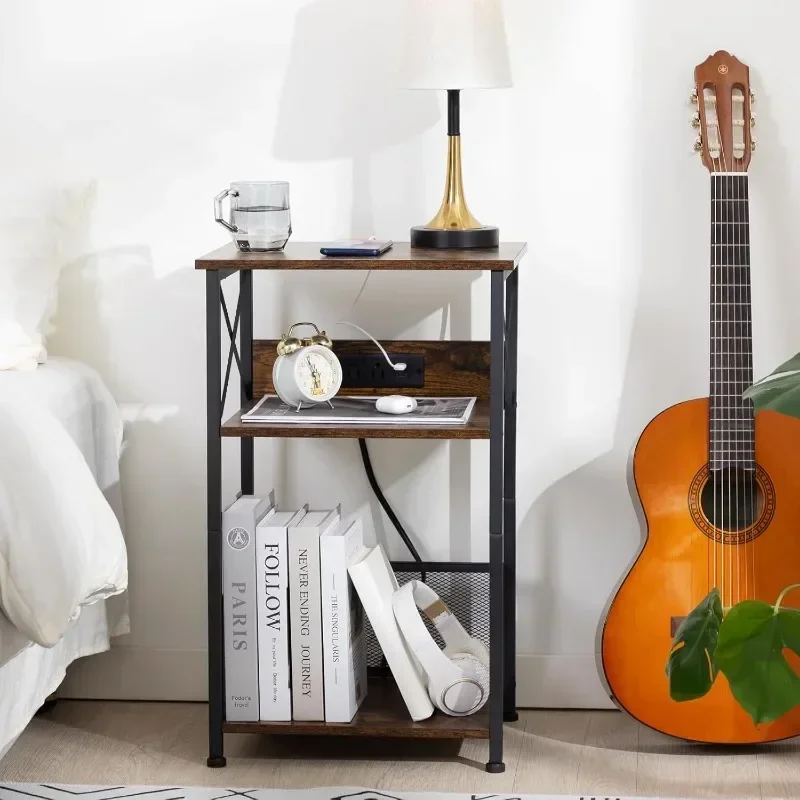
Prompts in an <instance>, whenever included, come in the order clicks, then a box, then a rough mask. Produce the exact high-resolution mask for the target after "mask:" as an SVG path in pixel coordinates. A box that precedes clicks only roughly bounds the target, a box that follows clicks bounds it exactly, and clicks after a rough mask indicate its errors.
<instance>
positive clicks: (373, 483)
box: [358, 439, 426, 583]
mask: <svg viewBox="0 0 800 800" xmlns="http://www.w3.org/2000/svg"><path fill="white" fill-rule="evenodd" d="M358 447H359V449H360V450H361V460H362V461H363V462H364V471H365V472H366V473H367V480H368V481H369V485H370V487H371V488H372V491H373V492H374V493H375V497H377V498H378V502H379V503H380V504H381V507H382V508H383V510H384V511H385V512H386V516H387V517H389V520H390V521H391V523H392V525H394V527H395V529H396V530H397V533H398V534H399V536H400V538H401V539H402V540H403V544H405V546H406V547H407V548H408V552H409V553H411V556H412V558H413V559H414V561H416V562H417V564H422V558H421V557H420V554H419V553H418V552H417V548H416V547H414V542H412V541H411V538H410V537H409V535H408V534H407V533H406V530H405V528H404V527H403V525H402V523H401V522H400V520H399V519H398V518H397V514H395V513H394V509H393V508H392V507H391V506H390V505H389V501H388V500H387V499H386V496H385V495H384V493H383V491H382V490H381V487H380V486H379V485H378V479H377V478H376V477H375V470H374V469H373V468H372V460H371V459H370V457H369V450H367V442H366V439H359V440H358ZM420 575H421V577H422V581H423V583H424V582H425V579H426V573H425V572H424V571H422V570H420Z"/></svg>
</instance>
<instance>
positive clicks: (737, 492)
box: [700, 467, 764, 532]
mask: <svg viewBox="0 0 800 800" xmlns="http://www.w3.org/2000/svg"><path fill="white" fill-rule="evenodd" d="M700 507H701V508H702V510H703V515H704V516H705V518H706V519H707V520H708V521H709V522H710V523H711V524H712V525H713V526H714V527H715V528H717V530H721V531H731V532H736V531H743V530H746V529H747V528H749V527H750V526H752V525H753V524H754V523H755V522H756V520H757V519H758V518H759V516H760V515H761V511H762V509H763V507H764V496H763V493H762V491H761V486H760V485H759V482H758V481H757V480H756V474H755V471H754V470H746V469H742V468H741V467H723V468H721V469H717V470H713V471H711V472H710V474H709V476H708V480H707V481H706V484H705V486H703V491H702V492H701V493H700Z"/></svg>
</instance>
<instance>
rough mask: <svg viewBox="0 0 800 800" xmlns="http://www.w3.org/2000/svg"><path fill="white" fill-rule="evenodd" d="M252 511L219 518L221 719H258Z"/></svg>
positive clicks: (232, 510)
mask: <svg viewBox="0 0 800 800" xmlns="http://www.w3.org/2000/svg"><path fill="white" fill-rule="evenodd" d="M255 523H256V520H255V514H254V513H253V511H252V510H236V509H231V510H228V511H225V512H224V514H223V519H222V535H223V536H224V540H223V557H222V558H223V561H222V565H223V576H224V581H225V582H224V588H223V595H224V597H223V608H224V627H225V718H226V719H227V720H230V721H236V722H255V721H257V720H258V714H259V707H258V706H259V704H258V638H257V637H258V635H257V632H256V562H255Z"/></svg>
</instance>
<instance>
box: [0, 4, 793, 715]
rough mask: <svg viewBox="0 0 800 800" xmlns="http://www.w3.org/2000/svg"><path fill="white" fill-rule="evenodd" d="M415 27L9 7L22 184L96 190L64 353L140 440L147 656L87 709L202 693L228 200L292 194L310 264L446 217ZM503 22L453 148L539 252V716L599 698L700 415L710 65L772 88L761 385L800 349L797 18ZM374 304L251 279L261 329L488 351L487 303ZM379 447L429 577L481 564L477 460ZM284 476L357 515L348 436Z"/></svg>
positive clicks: (534, 425)
mask: <svg viewBox="0 0 800 800" xmlns="http://www.w3.org/2000/svg"><path fill="white" fill-rule="evenodd" d="M398 2H399V0H380V2H376V1H375V0H282V1H281V2H279V3H277V2H270V3H266V2H263V1H262V0H230V2H227V3H219V2H216V0H171V2H163V0H162V2H159V3H156V2H153V1H152V0H143V2H137V3H126V4H120V3H109V2H107V0H106V1H104V0H73V2H70V3H63V2H59V0H26V2H25V3H15V4H11V3H6V4H4V5H3V6H2V7H1V8H0V59H1V60H0V120H2V123H1V124H0V176H2V180H3V183H4V184H5V187H4V188H8V187H9V186H14V185H20V184H21V183H22V182H25V181H26V180H28V179H29V178H30V177H31V176H33V175H38V176H40V177H41V176H42V175H46V176H48V177H49V178H50V179H52V181H53V183H54V185H55V184H58V183H63V182H66V181H71V180H80V181H89V182H94V183H95V184H96V191H97V200H96V205H95V211H94V215H93V224H92V227H91V230H90V231H87V243H88V244H87V249H86V252H85V254H84V257H83V258H81V259H80V260H78V261H76V262H75V263H72V264H70V265H68V266H67V268H66V270H65V273H64V279H63V291H62V298H61V300H62V302H61V310H60V312H59V317H58V320H57V323H58V331H57V334H56V336H55V338H54V340H53V349H54V350H55V351H58V352H62V353H69V354H72V355H74V356H77V357H80V358H83V359H85V360H86V361H88V362H90V363H92V364H94V365H95V366H96V367H97V368H98V369H99V370H100V371H101V372H102V373H103V375H104V376H105V377H106V378H107V380H108V382H109V384H110V386H111V388H112V389H113V391H114V393H115V395H116V396H117V397H118V399H119V401H120V402H121V403H122V404H123V405H124V407H125V410H126V414H127V416H128V418H129V419H130V423H129V427H128V442H129V444H128V450H127V454H126V456H125V462H124V475H123V481H124V491H125V503H126V512H127V521H128V542H129V547H130V566H131V591H130V600H131V616H132V624H133V632H132V634H131V635H130V636H129V637H127V638H126V639H125V640H124V641H123V642H122V645H121V646H120V647H119V648H118V649H117V650H115V651H114V652H112V653H111V654H110V655H108V656H106V657H101V658H98V659H94V660H92V661H90V662H86V663H85V664H83V665H82V666H81V667H80V668H79V669H78V670H76V672H75V674H74V676H73V680H72V690H73V691H75V692H77V693H84V694H86V693H89V694H95V695H104V696H109V695H116V696H135V697H153V698H159V697H167V698H201V697H203V696H204V693H205V665H204V648H205V620H206V612H205V567H204V565H205V534H204V522H205V519H204V492H205V483H204V481H205V460H204V455H205V440H204V416H203V413H204V412H203V407H204V397H205V395H204V324H203V319H204V318H203V301H204V287H203V283H204V281H203V277H202V276H201V275H199V274H195V273H194V272H193V270H192V262H193V259H194V258H195V257H196V256H198V255H201V254H203V253H204V252H206V251H208V250H211V249H213V248H215V247H216V246H218V245H219V244H221V243H223V242H224V241H225V234H224V232H223V231H222V230H221V229H220V228H218V227H217V226H215V225H214V223H213V221H212V215H211V198H212V197H213V195H214V194H215V193H216V192H217V191H219V190H220V189H221V188H223V187H224V186H225V185H226V184H227V183H228V182H229V181H231V180H236V179H250V178H252V179H269V178H273V179H286V180H289V181H290V182H291V184H292V204H293V215H294V230H295V238H296V239H297V240H304V239H305V240H324V239H331V238H341V237H345V236H350V235H369V234H373V233H374V234H376V235H379V236H386V237H392V238H395V239H404V238H407V229H408V227H409V226H410V225H412V224H417V223H420V222H424V221H425V220H426V219H427V218H428V217H429V216H430V215H432V213H433V211H434V210H435V208H436V206H437V204H438V201H439V196H440V191H441V182H442V177H443V175H442V171H443V156H444V120H443V106H442V99H443V98H442V97H436V96H435V95H431V94H425V93H409V92H404V91H398V90H395V89H393V88H391V81H392V63H393V62H392V53H393V51H394V47H395V37H396V33H397V31H398V30H399V29H400V27H401V25H400V24H399V23H400V19H399V17H398ZM506 10H507V23H508V31H509V37H510V44H511V48H512V61H513V67H514V74H515V88H514V89H512V90H507V91H498V92H483V93H474V94H469V95H467V96H465V98H464V101H463V123H462V127H463V132H464V138H465V172H466V180H467V188H468V192H469V199H470V203H471V205H472V207H473V211H474V212H475V214H476V215H477V216H478V218H480V219H482V220H485V221H487V222H491V223H497V224H500V225H501V228H502V233H503V237H504V238H505V239H506V240H527V241H529V242H530V255H529V256H528V257H527V259H526V260H525V262H524V263H523V265H522V276H521V282H520V291H521V297H520V307H521V319H520V336H521V341H522V343H523V344H522V348H521V353H520V430H519V445H520V448H519V449H520V452H519V472H518V485H519V500H520V502H519V534H518V536H519V569H520V592H519V599H520V613H519V652H520V682H521V687H520V689H521V691H520V694H521V702H522V703H523V704H528V705H532V704H541V705H590V706H591V705H603V704H605V703H607V701H606V699H605V697H604V696H603V693H602V690H601V688H600V683H599V681H598V680H597V677H596V672H595V666H594V657H593V651H594V637H595V631H596V627H597V623H598V619H599V615H600V613H601V611H602V608H603V606H604V604H605V602H606V599H607V597H608V594H609V592H610V591H611V589H612V587H613V585H614V584H615V582H616V581H617V579H618V578H619V576H620V574H621V572H622V571H623V569H624V567H625V565H626V564H627V562H628V561H629V559H630V557H631V555H632V554H633V552H634V550H635V548H636V546H637V543H638V540H639V534H638V526H637V523H636V518H635V515H634V513H633V511H632V507H631V505H630V502H629V499H628V495H627V489H626V484H625V469H624V468H625V462H626V458H627V455H628V452H629V450H630V448H631V446H632V444H633V442H634V441H635V438H636V436H637V435H638V433H639V432H640V431H641V429H642V428H643V426H644V425H645V423H646V422H647V421H648V420H649V419H650V418H651V417H652V416H653V415H654V414H655V413H656V412H658V411H659V410H660V409H662V408H664V407H665V406H667V405H670V404H671V403H674V402H677V401H680V400H682V399H685V398H689V397H693V396H698V395H703V394H705V393H706V363H707V347H706V338H705V337H706V321H707V309H706V290H707V271H706V263H707V258H706V253H707V225H706V214H707V211H706V191H707V190H706V180H705V172H704V170H703V168H702V167H701V165H700V163H699V160H698V159H697V158H696V157H693V154H692V151H691V145H692V140H693V136H694V134H693V132H692V131H691V129H690V128H689V126H688V120H689V117H690V115H691V109H690V108H689V107H688V105H687V102H686V101H687V96H688V91H689V88H690V86H691V79H692V70H693V68H694V65H695V64H697V63H699V62H700V61H702V60H704V59H705V57H706V56H707V55H708V54H709V53H711V52H713V51H714V50H716V49H718V48H727V49H730V50H732V51H733V52H734V53H735V54H737V55H738V56H739V57H741V58H742V59H743V60H745V61H746V62H748V63H750V64H751V66H752V78H753V83H754V86H755V88H756V89H757V91H758V92H759V104H758V107H757V110H758V111H759V133H760V136H761V149H760V150H759V152H758V153H757V154H756V157H755V159H754V161H753V166H752V170H751V172H752V182H751V196H752V197H753V213H752V216H753V242H754V248H753V264H754V266H753V281H754V289H753V297H754V304H755V309H754V316H755V331H756V333H755V336H756V341H755V350H756V352H755V363H756V372H757V373H764V372H766V371H768V370H769V369H770V368H771V367H772V366H773V365H774V364H775V363H777V362H778V361H779V360H780V359H782V358H784V357H786V356H788V355H790V354H792V353H794V352H795V351H796V350H797V349H798V347H797V344H798V339H800V322H798V321H797V319H796V314H795V313H794V310H795V308H796V305H797V304H796V300H795V298H797V296H798V293H799V290H800V286H798V282H800V277H799V275H800V273H798V270H797V269H794V259H793V253H794V252H796V250H797V244H798V242H797V235H798V234H797V226H796V225H794V224H793V219H794V218H795V217H796V214H797V211H798V208H797V203H798V192H797V189H796V186H797V185H798V182H797V179H798V177H800V176H798V170H799V169H800V159H797V158H793V157H792V156H793V153H792V151H791V147H792V142H793V141H794V138H796V137H795V132H796V130H797V127H798V123H800V103H798V102H797V100H798V90H797V80H796V64H795V55H794V54H795V51H796V46H795V41H794V38H795V35H796V34H795V31H796V28H797V25H798V23H800V12H799V11H798V10H797V9H796V5H795V4H792V3H790V2H789V0H783V1H781V0H772V1H771V2H769V3H760V4H753V3H750V2H743V0H729V2H728V3H726V4H725V5H724V7H721V6H720V5H719V4H718V3H712V2H708V0H691V2H690V0H675V1H674V2H672V3H669V4H663V3H642V2H636V0H605V2H603V3H600V2H596V0H595V1H592V0H559V1H558V2H556V0H550V1H549V2H547V1H546V0H541V1H539V2H531V0H506ZM362 280H363V275H361V274H358V273H348V274H336V273H330V274H326V275H322V276H318V275H311V276H294V275H292V276H282V275H272V276H259V277H258V278H257V280H256V296H257V301H256V303H257V310H258V313H257V321H256V332H257V333H258V334H259V335H262V336H265V337H267V336H269V337H274V336H276V335H277V334H278V333H279V332H280V331H281V330H282V329H283V328H285V326H286V324H287V323H289V322H292V321H295V320H296V319H298V318H300V317H304V318H311V319H315V320H318V321H319V322H321V323H323V324H325V325H327V326H331V325H332V322H333V321H334V320H336V319H339V318H341V317H342V316H346V315H348V314H349V316H350V318H351V319H353V320H354V321H356V322H358V323H360V324H362V325H365V326H366V327H367V328H369V329H370V330H372V332H373V333H375V335H377V336H379V337H380V336H383V337H389V338H400V337H404V336H409V337H412V336H416V337H420V338H436V337H438V336H439V335H440V334H441V333H442V332H443V331H444V332H445V333H447V335H451V336H453V337H465V338H466V337H469V336H474V337H475V338H486V337H487V336H488V314H487V305H488V286H487V283H486V282H485V280H483V279H480V280H477V281H474V282H473V280H472V279H471V278H470V277H469V276H455V277H454V276H441V275H438V276H411V277H409V276H405V275H404V276H400V275H380V274H379V275H374V276H373V278H372V279H371V281H370V284H369V286H368V289H367V291H366V293H365V295H364V296H363V298H362V300H361V301H360V303H359V305H358V306H357V307H356V308H355V309H354V310H352V311H351V306H352V302H353V299H354V298H355V295H356V293H357V290H358V287H359V286H360V284H361V281H362ZM332 333H333V334H334V336H335V335H336V333H337V331H335V330H333V331H332ZM341 333H344V332H341V331H340V334H341ZM372 452H373V454H374V459H375V462H376V469H377V472H378V474H379V476H380V478H381V480H382V482H383V484H384V486H385V487H386V488H387V492H388V494H389V496H390V497H391V499H392V501H393V502H394V504H395V505H396V507H397V509H398V511H399V513H400V516H401V517H402V518H403V519H404V520H405V521H406V522H407V523H408V526H409V528H410V529H411V530H412V531H413V532H414V533H415V535H416V536H417V538H418V540H420V541H422V542H423V545H422V549H423V551H424V552H425V553H426V554H427V555H428V556H429V557H430V558H446V557H450V556H451V555H452V556H453V557H455V558H464V557H470V556H471V557H474V558H485V557H486V552H487V547H486V524H487V492H486V482H485V469H486V457H487V448H486V447H485V445H484V444H475V445H472V446H471V447H470V446H468V445H465V444H463V443H458V444H453V445H451V446H448V445H433V444H429V443H414V442H408V443H402V442H401V443H381V442H376V443H374V444H373V445H372ZM467 454H469V457H467ZM226 459H227V461H228V463H229V464H233V460H232V459H233V452H232V451H226ZM229 474H230V478H231V480H230V481H229V487H228V488H229V489H232V487H233V484H234V481H235V478H236V474H235V469H233V470H231V471H230V472H229ZM273 483H274V484H276V485H277V486H278V487H279V489H280V490H281V494H282V497H283V499H284V501H285V502H286V503H287V504H292V503H299V502H301V501H305V500H309V501H311V502H312V503H314V504H317V505H325V504H329V503H334V502H336V501H339V500H341V501H342V502H343V503H344V504H345V506H346V507H350V508H355V507H358V506H360V505H363V504H367V503H370V502H371V501H370V497H369V492H368V488H367V485H366V481H365V480H364V478H363V476H362V473H361V470H360V465H359V462H358V457H357V449H356V445H355V443H354V442H346V441H345V442H300V443H295V444H292V445H281V446H274V447H272V448H271V446H270V445H268V444H263V445H261V446H260V453H259V485H260V486H261V487H262V488H264V487H267V486H271V485H272V484H273ZM372 516H373V519H374V520H375V521H376V527H377V529H378V533H379V536H381V538H384V539H385V538H388V540H389V541H390V543H393V542H394V540H393V539H392V537H391V531H390V530H389V529H388V526H387V527H386V528H384V525H383V521H382V520H381V519H380V516H379V515H378V514H377V512H376V511H375V510H374V507H373V509H372ZM392 550H393V551H394V553H395V554H397V555H401V554H402V549H401V548H399V547H397V546H395V545H394V544H392Z"/></svg>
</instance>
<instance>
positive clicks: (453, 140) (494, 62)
mask: <svg viewBox="0 0 800 800" xmlns="http://www.w3.org/2000/svg"><path fill="white" fill-rule="evenodd" d="M407 2H408V15H407V22H408V26H409V30H408V38H407V46H406V56H407V57H406V70H407V72H406V85H407V87H408V88H410V89H446V90H447V177H446V179H445V188H444V199H443V200H442V205H441V208H440V209H439V211H438V212H437V214H436V216H435V217H434V218H433V219H432V220H431V221H430V222H429V223H428V224H427V225H418V226H415V227H413V228H412V229H411V245H412V247H426V248H433V249H446V248H484V247H497V246H498V245H499V243H500V230H499V228H496V227H494V226H490V225H481V223H480V222H478V220H476V219H475V217H474V216H472V213H471V212H470V210H469V208H468V207H467V202H466V200H465V198H464V185H463V181H462V173H461V127H460V99H461V95H460V92H461V90H462V89H494V88H502V87H507V86H511V68H510V66H509V59H508V45H507V42H506V33H505V26H504V23H503V10H502V3H501V0H407Z"/></svg>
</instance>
